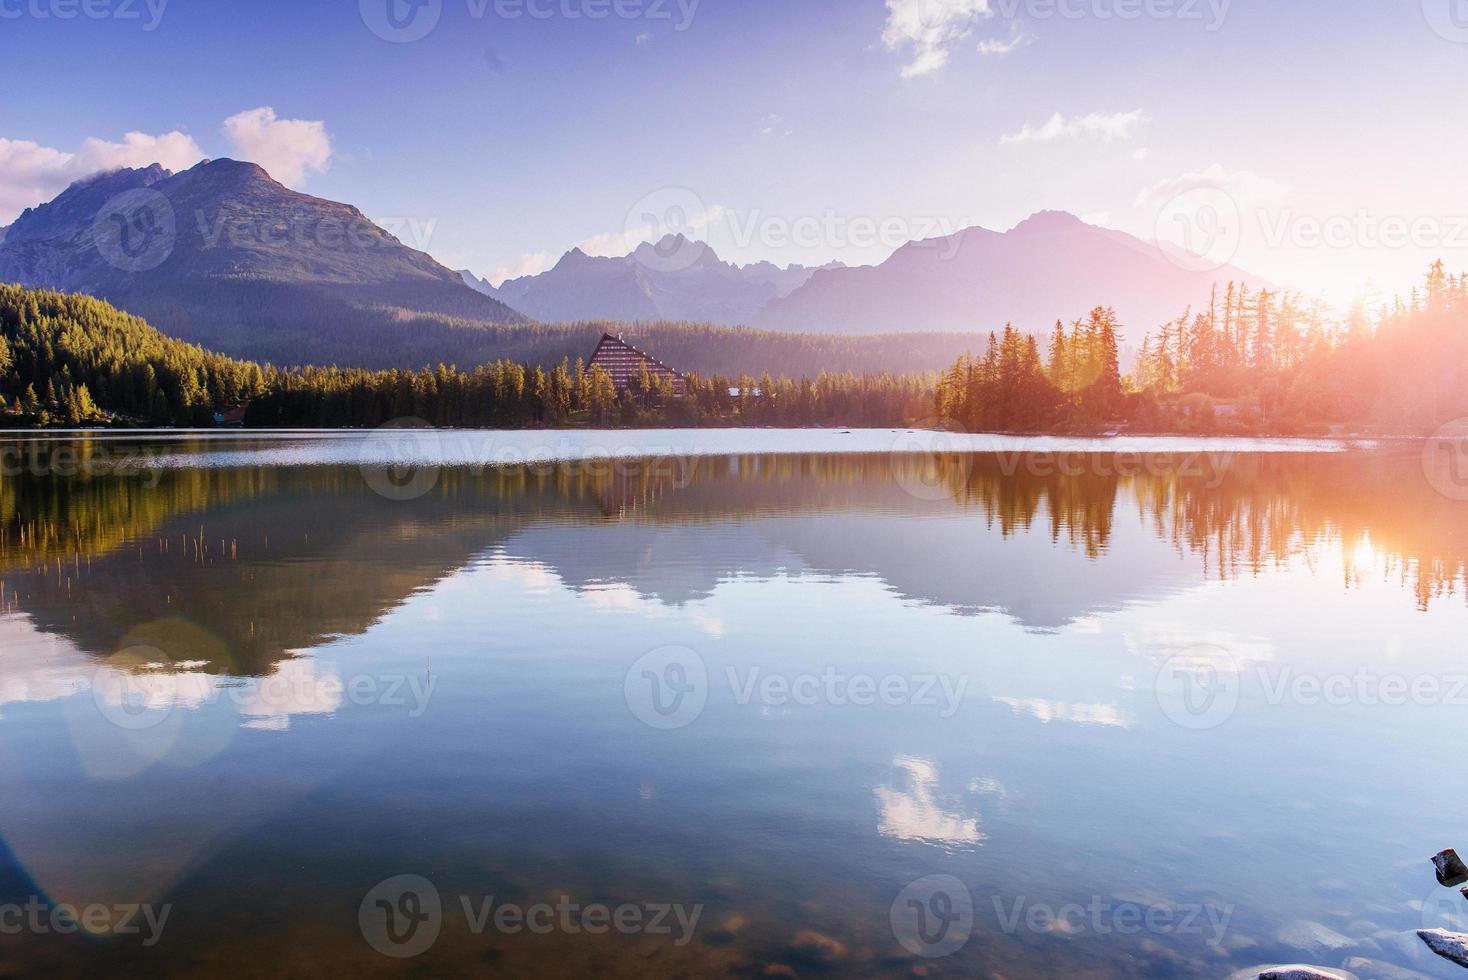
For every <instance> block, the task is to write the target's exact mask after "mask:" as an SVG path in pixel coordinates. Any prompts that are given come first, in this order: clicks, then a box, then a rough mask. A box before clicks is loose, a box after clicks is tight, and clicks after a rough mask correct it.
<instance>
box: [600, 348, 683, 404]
mask: <svg viewBox="0 0 1468 980" xmlns="http://www.w3.org/2000/svg"><path fill="white" fill-rule="evenodd" d="M644 366H646V368H647V373H648V374H650V375H651V376H652V377H653V378H666V379H667V380H669V381H671V382H672V384H673V396H674V397H676V398H682V397H683V396H684V395H685V394H687V393H688V381H687V379H686V378H684V377H683V375H681V374H679V373H678V372H677V371H674V370H673V369H672V368H670V367H668V366H667V365H666V364H664V363H663V362H662V361H660V360H658V359H657V358H656V357H653V356H652V355H651V354H644V353H643V352H642V351H640V350H638V349H637V348H636V347H633V346H632V345H631V344H629V343H627V342H626V341H625V340H623V339H622V338H621V337H615V336H613V335H612V334H603V335H602V338H601V343H600V344H598V345H597V348H596V353H595V354H593V355H591V363H590V364H588V365H587V368H588V370H589V369H590V368H601V369H602V370H603V371H605V372H606V373H607V374H609V375H611V377H612V385H613V386H614V387H615V388H616V389H617V391H618V392H622V391H625V390H627V389H628V388H630V387H632V384H633V383H634V382H635V381H636V380H637V379H638V378H639V377H641V376H642V369H643V367H644Z"/></svg>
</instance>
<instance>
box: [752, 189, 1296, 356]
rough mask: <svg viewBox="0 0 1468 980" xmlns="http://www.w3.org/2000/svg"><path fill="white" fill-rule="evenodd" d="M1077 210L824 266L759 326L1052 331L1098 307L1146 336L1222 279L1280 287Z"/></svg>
mask: <svg viewBox="0 0 1468 980" xmlns="http://www.w3.org/2000/svg"><path fill="white" fill-rule="evenodd" d="M1204 265H1205V263H1203V262H1202V261H1201V260H1197V259H1196V258H1194V257H1190V256H1188V255H1187V253H1184V252H1182V251H1181V250H1179V249H1171V248H1169V247H1167V246H1161V245H1158V244H1155V243H1149V242H1144V241H1142V240H1141V239H1139V238H1135V237H1133V236H1131V235H1127V234H1125V233H1123V232H1119V231H1111V230H1108V229H1105V228H1098V227H1095V226H1094V225H1089V224H1086V223H1085V222H1083V221H1081V220H1080V219H1079V218H1076V217H1074V216H1073V215H1070V214H1066V213H1064V212H1059V211H1042V212H1040V213H1039V214H1036V215H1033V216H1032V217H1030V218H1028V219H1027V220H1025V221H1023V222H1021V223H1020V224H1019V225H1017V226H1016V227H1014V228H1013V229H1011V230H1010V231H1008V232H995V231H989V230H987V229H984V228H970V229H968V230H966V231H961V232H959V233H957V234H955V235H951V236H948V237H944V238H934V239H929V240H927V241H920V242H912V243H909V244H907V245H904V246H903V247H902V248H899V249H898V250H897V251H896V252H894V253H893V255H892V257H891V258H889V259H888V260H887V261H885V262H883V263H881V264H880V265H876V266H864V267H861V268H848V269H832V270H823V271H820V272H817V273H816V274H815V275H813V276H812V277H811V278H810V281H808V282H807V283H805V284H804V285H803V286H801V287H800V288H798V289H796V290H794V291H793V292H791V293H790V294H789V295H788V296H785V297H783V298H780V299H776V300H774V301H773V302H771V303H770V305H769V307H768V308H766V309H765V310H764V311H763V312H762V313H761V314H760V316H759V317H758V318H757V319H756V320H755V325H757V326H761V327H766V328H769V329H775V330H799V331H815V332H825V333H891V332H901V331H909V330H965V331H982V332H985V333H987V332H988V331H990V330H995V329H998V328H1000V327H1003V325H1004V324H1005V323H1013V324H1014V325H1015V326H1016V327H1019V328H1020V329H1022V330H1025V331H1027V332H1029V333H1044V332H1047V331H1048V330H1049V329H1050V328H1051V327H1052V326H1053V325H1054V323H1055V321H1056V320H1065V321H1067V322H1068V321H1070V320H1073V319H1076V318H1077V317H1082V316H1084V315H1085V314H1086V313H1087V312H1088V311H1090V310H1091V309H1093V308H1094V307H1096V306H1111V307H1114V308H1115V309H1116V311H1117V314H1118V316H1119V317H1120V320H1121V322H1122V324H1123V325H1124V326H1126V327H1127V328H1129V330H1128V336H1129V337H1131V338H1134V339H1135V338H1140V336H1141V335H1142V334H1143V333H1145V332H1147V331H1150V330H1153V329H1154V328H1156V327H1157V326H1158V325H1160V324H1162V323H1164V322H1166V321H1168V320H1175V319H1177V317H1178V316H1179V315H1181V314H1182V312H1183V311H1184V310H1185V309H1186V308H1188V307H1189V306H1191V307H1194V308H1196V307H1197V306H1198V305H1199V304H1200V303H1203V302H1206V301H1207V298H1208V295H1209V291H1210V290H1211V289H1212V288H1213V286H1214V284H1215V283H1220V282H1227V281H1229V280H1233V281H1236V282H1244V283H1248V284H1249V286H1250V288H1256V289H1257V288H1259V287H1261V286H1268V285H1269V284H1268V283H1267V282H1265V281H1264V280H1263V279H1261V278H1259V277H1258V276H1254V275H1252V274H1250V273H1247V272H1244V271H1243V270H1242V269H1238V268H1236V267H1234V266H1224V267H1222V268H1219V269H1202V271H1198V270H1200V269H1201V268H1202V267H1203V266H1204Z"/></svg>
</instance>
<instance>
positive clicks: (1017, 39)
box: [979, 30, 1031, 55]
mask: <svg viewBox="0 0 1468 980" xmlns="http://www.w3.org/2000/svg"><path fill="white" fill-rule="evenodd" d="M1030 41H1031V38H1030V37H1029V36H1028V35H1025V34H1021V33H1020V32H1019V31H1017V30H1016V31H1015V32H1014V33H1013V34H1011V35H1010V36H1009V39H1008V40H1003V41H1001V40H999V39H997V38H990V39H989V40H986V41H980V42H979V54H984V55H1006V54H1010V53H1012V52H1014V51H1018V50H1019V49H1020V48H1022V47H1024V46H1025V45H1027V44H1029V43H1030Z"/></svg>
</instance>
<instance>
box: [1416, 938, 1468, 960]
mask: <svg viewBox="0 0 1468 980" xmlns="http://www.w3.org/2000/svg"><path fill="white" fill-rule="evenodd" d="M1417 936H1418V938H1419V939H1421V940H1422V941H1423V942H1424V943H1426V944H1427V948H1428V949H1430V950H1432V951H1433V952H1434V953H1436V954H1437V955H1439V956H1441V957H1442V958H1443V959H1445V960H1451V961H1452V962H1454V963H1456V964H1458V965H1459V966H1461V967H1463V968H1465V969H1468V935H1464V934H1463V933H1461V932H1448V931H1447V930H1446V929H1418V930H1417Z"/></svg>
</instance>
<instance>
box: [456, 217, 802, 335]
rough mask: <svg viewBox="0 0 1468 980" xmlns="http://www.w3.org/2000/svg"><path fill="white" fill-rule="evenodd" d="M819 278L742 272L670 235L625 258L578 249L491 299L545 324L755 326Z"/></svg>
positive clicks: (770, 268)
mask: <svg viewBox="0 0 1468 980" xmlns="http://www.w3.org/2000/svg"><path fill="white" fill-rule="evenodd" d="M815 272H816V270H815V269H813V268H807V267H805V266H800V265H793V266H790V267H788V268H782V267H780V266H776V265H774V264H773V263H770V262H759V263H756V264H754V265H749V266H739V265H735V264H733V263H729V262H724V261H722V260H721V259H720V258H719V256H718V255H717V254H716V253H715V252H714V250H713V248H711V247H710V246H708V245H707V244H705V243H703V242H693V241H689V240H688V239H687V238H684V237H683V236H681V235H670V236H668V237H666V238H664V239H662V240H661V241H659V242H656V243H644V244H642V245H640V246H638V248H637V249H636V250H635V251H634V252H632V254H630V255H625V256H618V257H596V256H590V255H587V254H586V253H585V252H583V251H581V250H580V249H572V250H571V251H570V252H567V253H566V255H565V256H564V257H562V259H561V260H560V262H558V263H556V266H555V268H553V269H550V270H549V271H547V272H543V273H541V274H539V275H535V276H525V277H522V278H519V279H511V280H509V281H508V282H505V283H504V284H502V285H501V286H500V287H499V288H498V289H496V290H494V291H493V293H491V294H489V295H493V296H495V297H497V298H498V299H500V300H501V301H503V302H505V303H508V304H509V305H511V306H513V307H514V308H515V309H517V310H520V311H521V312H523V313H525V314H526V315H528V316H531V317H534V318H535V319H537V320H542V321H545V322H569V321H575V320H586V319H599V320H629V321H630V320H669V321H678V320H689V321H696V322H700V323H724V324H730V325H740V324H748V323H750V322H751V321H752V320H753V319H754V318H755V317H756V316H757V315H758V314H759V313H760V311H761V310H763V309H765V307H766V306H768V305H769V304H770V303H771V302H773V301H774V300H776V299H779V298H780V297H781V296H784V295H788V294H789V293H790V292H791V291H792V290H794V289H796V288H798V287H799V286H801V285H803V284H804V283H805V282H806V281H807V280H809V279H810V277H811V276H812V275H813V274H814V273H815ZM471 275H472V274H471ZM478 281H480V282H482V280H478ZM485 285H486V286H488V284H487V283H486V284H485Z"/></svg>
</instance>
